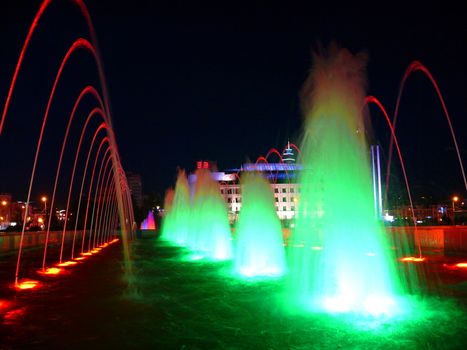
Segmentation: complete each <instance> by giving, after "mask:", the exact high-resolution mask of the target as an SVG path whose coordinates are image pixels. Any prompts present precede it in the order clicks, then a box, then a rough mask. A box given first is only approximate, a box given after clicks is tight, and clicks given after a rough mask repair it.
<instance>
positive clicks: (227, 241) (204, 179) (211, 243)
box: [187, 169, 232, 260]
mask: <svg viewBox="0 0 467 350" xmlns="http://www.w3.org/2000/svg"><path fill="white" fill-rule="evenodd" d="M187 245H188V247H189V248H190V249H191V250H192V251H193V252H194V253H195V254H196V256H197V257H199V258H212V259H217V260H227V259H231V258H232V242H231V233H230V225H229V219H228V213H227V208H226V205H225V202H224V199H223V198H222V196H221V193H220V189H219V184H218V183H217V182H216V181H215V180H214V179H213V178H212V176H211V173H210V172H209V171H208V170H205V169H198V170H197V171H196V184H195V192H194V196H193V206H192V215H191V222H190V231H189V234H188V239H187Z"/></svg>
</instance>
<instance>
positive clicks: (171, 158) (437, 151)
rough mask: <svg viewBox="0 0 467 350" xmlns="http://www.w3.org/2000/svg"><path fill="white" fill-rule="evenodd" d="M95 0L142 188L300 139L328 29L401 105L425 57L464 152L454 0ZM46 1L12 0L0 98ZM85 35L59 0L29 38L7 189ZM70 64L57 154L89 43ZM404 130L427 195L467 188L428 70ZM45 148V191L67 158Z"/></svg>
mask: <svg viewBox="0 0 467 350" xmlns="http://www.w3.org/2000/svg"><path fill="white" fill-rule="evenodd" d="M86 3H87V5H88V8H89V11H90V13H91V16H92V18H93V21H94V25H95V29H96V33H97V36H98V40H99V45H100V49H101V53H102V58H103V61H104V66H105V71H106V75H107V81H108V86H109V92H110V98H111V105H112V117H113V123H114V127H115V132H116V136H117V142H118V145H119V150H120V154H121V157H122V162H123V166H124V168H125V169H126V170H129V171H133V172H136V173H139V174H141V176H142V178H143V192H144V193H150V192H159V193H163V192H164V190H165V189H166V188H167V187H168V186H170V185H173V182H174V180H175V175H176V168H177V166H180V167H182V168H187V169H188V170H192V169H193V167H194V165H195V162H196V160H200V159H207V160H213V161H217V163H218V166H219V168H220V169H226V168H232V167H238V166H239V165H240V164H241V163H243V162H245V161H247V160H248V159H250V160H253V161H254V160H255V159H256V158H257V157H258V156H260V155H264V154H265V153H266V152H267V151H268V150H269V149H270V148H272V147H276V148H279V149H282V148H283V147H284V145H285V144H286V142H287V140H288V139H290V140H291V141H292V142H295V143H297V144H299V143H300V133H301V124H302V118H303V117H302V112H301V109H300V99H299V93H300V89H301V87H302V85H303V82H304V81H305V79H306V77H307V74H308V70H309V69H310V67H311V64H312V60H311V59H312V56H311V52H312V50H313V49H316V48H318V47H319V46H320V45H322V46H327V45H328V44H329V43H330V42H331V41H335V42H337V43H338V44H340V45H342V46H344V47H347V48H348V49H350V50H351V51H352V52H354V53H356V52H359V51H362V50H364V51H366V52H367V53H368V55H369V58H370V60H369V64H368V81H369V84H368V93H369V94H372V95H374V96H376V97H378V98H379V99H380V100H381V101H382V103H383V104H384V105H385V106H386V108H387V109H388V111H389V112H390V113H391V114H392V112H393V110H394V106H395V101H396V97H397V93H398V86H399V83H400V79H401V78H402V75H403V73H404V70H405V69H406V67H407V66H408V64H409V63H410V62H411V61H412V60H415V59H417V60H419V61H421V62H422V63H424V64H425V65H426V66H427V67H428V68H429V69H430V70H431V72H432V74H433V75H434V77H435V78H436V79H437V81H438V83H439V86H440V89H441V91H442V92H443V94H444V97H445V101H446V104H447V106H448V109H449V111H450V114H451V117H452V122H453V126H454V128H455V131H456V134H457V137H458V141H459V146H460V147H461V151H462V157H463V161H464V163H467V140H466V135H467V133H466V130H467V122H466V114H467V88H466V85H465V83H466V81H467V26H466V24H465V19H464V13H465V12H464V11H462V10H461V9H460V8H456V7H455V6H448V5H447V2H442V3H439V4H438V5H428V3H427V2H425V3H424V4H423V6H414V7H413V8H410V7H409V8H407V7H404V8H402V7H401V8H395V7H393V5H392V4H391V5H389V3H387V2H382V3H378V4H377V3H375V5H374V7H371V6H363V5H362V6H358V5H356V4H352V7H342V6H340V5H339V4H337V3H334V2H329V1H323V2H320V4H318V5H317V4H316V2H308V3H310V4H311V3H313V5H312V6H311V5H308V6H301V5H300V6H299V5H293V4H292V2H290V3H289V2H280V3H278V4H275V5H274V4H269V2H266V1H264V2H253V1H251V2H247V3H246V5H241V3H239V2H223V1H221V2H217V3H216V5H212V4H210V5H208V4H207V3H205V5H200V4H198V5H194V4H192V3H191V2H187V3H179V2H175V1H170V2H165V3H163V2H156V1H138V0H135V1H131V2H118V1H109V0H98V1H97V0H96V1H87V2H86ZM39 4H40V1H17V0H9V1H5V2H2V11H1V13H0V40H1V47H0V101H1V102H0V103H1V104H2V105H3V102H4V99H5V97H6V91H7V88H8V83H9V81H10V79H11V75H12V72H13V69H14V64H15V61H16V59H17V57H18V54H19V50H20V47H21V45H22V41H23V40H24V37H25V36H26V32H27V29H28V27H29V23H30V21H31V20H32V18H33V17H34V14H35V11H36V10H37V8H38V6H39ZM385 6H387V7H385ZM459 6H460V5H459ZM80 35H83V36H87V32H86V27H85V25H84V21H83V20H82V18H81V17H80V15H79V13H78V11H77V10H76V8H75V7H74V6H73V5H70V4H69V2H66V1H57V4H55V5H53V6H52V7H51V10H50V11H49V12H47V15H46V17H44V19H43V20H42V22H41V24H40V30H39V32H38V33H37V35H36V36H35V38H34V41H33V43H32V45H31V47H30V49H29V51H28V56H27V59H26V62H25V66H24V71H23V73H22V75H21V76H20V80H19V83H18V84H19V85H18V90H17V92H15V95H14V96H13V98H14V102H13V105H12V108H11V111H10V114H9V116H8V118H9V119H8V122H7V124H6V125H5V130H4V134H3V135H2V136H1V137H0V150H1V152H2V153H4V154H3V155H2V159H3V160H4V161H3V162H2V164H1V165H0V166H1V167H2V172H1V180H2V181H0V182H1V183H0V192H11V193H13V194H15V196H16V197H21V196H24V194H25V188H26V184H27V181H28V176H27V174H28V173H29V172H30V168H31V166H32V159H33V152H31V149H33V147H34V144H35V142H36V140H37V135H38V127H39V122H38V120H39V119H40V118H41V114H42V113H43V110H44V108H45V103H46V98H47V96H48V89H50V86H51V84H52V81H53V76H54V74H55V73H54V72H55V71H56V69H57V67H58V65H59V61H60V57H62V56H63V54H64V52H65V51H66V48H67V47H68V46H69V45H70V43H71V42H72V40H73V39H75V38H76V37H78V36H80ZM70 67H72V68H70V69H69V70H68V71H67V75H66V79H65V80H64V82H63V83H62V85H61V86H60V92H59V93H58V95H57V101H58V102H57V103H56V107H55V108H54V109H53V111H52V114H51V117H50V118H51V119H50V120H51V121H50V125H51V126H50V129H48V133H49V134H48V136H47V141H46V143H45V144H44V149H45V150H47V151H46V153H47V154H49V153H48V152H49V150H50V154H53V152H52V151H51V149H52V148H53V147H54V145H56V144H57V143H58V142H59V141H58V139H55V138H56V137H58V136H57V135H60V133H61V135H63V129H64V125H65V124H63V121H62V122H61V120H64V117H63V115H64V114H66V113H67V112H66V111H69V110H70V109H71V105H72V103H73V99H74V98H73V96H76V94H77V93H78V92H79V90H80V89H81V88H82V87H83V86H84V85H83V84H86V83H89V82H96V74H95V69H94V66H93V63H92V60H91V59H90V58H89V56H88V55H86V54H81V55H77V56H76V58H75V59H74V60H73V63H72V65H70ZM96 84H97V83H96ZM371 112H372V121H373V131H374V133H373V137H372V141H375V142H379V143H381V145H382V147H383V155H384V157H385V158H384V159H387V144H388V139H389V131H388V129H387V127H386V124H385V121H384V119H383V117H382V115H381V114H380V113H379V112H378V111H377V109H376V108H374V107H372V108H371ZM68 113H69V112H68ZM60 130H62V131H60ZM397 134H398V136H399V142H400V145H401V148H402V151H403V153H404V156H405V157H406V162H407V163H408V169H407V172H408V174H409V179H410V182H411V183H412V186H413V191H414V194H415V196H416V197H421V196H433V197H434V199H435V200H439V201H444V202H446V201H449V196H450V195H452V194H453V193H461V194H462V193H465V191H463V182H462V176H461V173H460V170H459V166H458V162H457V157H456V154H455V152H454V148H453V143H452V140H451V138H450V134H449V129H448V126H447V123H446V121H445V117H444V115H443V113H442V109H441V105H440V104H439V102H438V100H437V97H436V95H435V92H434V89H433V88H432V87H431V85H430V83H429V81H428V79H427V78H426V77H425V76H423V75H422V74H421V73H416V74H414V75H413V76H412V77H411V78H409V80H408V84H407V87H406V90H405V93H404V95H403V99H402V104H401V111H400V115H399V122H398V131H397ZM44 157H45V158H44V160H43V162H42V163H41V165H40V166H39V169H38V171H39V176H38V179H37V185H36V186H37V187H35V192H37V193H39V192H41V191H47V189H48V188H51V186H52V183H53V182H52V181H53V179H52V178H51V174H53V171H51V170H50V169H51V168H53V166H52V165H53V164H56V158H55V160H54V159H49V158H47V155H46V156H44ZM69 162H70V160H68V163H69ZM47 164H50V166H49V165H47ZM70 164H71V163H70ZM394 171H395V174H398V170H397V168H395V170H394ZM399 174H400V171H399ZM397 182H400V183H402V182H401V179H399V180H397V179H395V180H394V188H396V187H397V186H398V185H397Z"/></svg>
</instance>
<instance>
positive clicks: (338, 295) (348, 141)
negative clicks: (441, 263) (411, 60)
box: [290, 47, 402, 316]
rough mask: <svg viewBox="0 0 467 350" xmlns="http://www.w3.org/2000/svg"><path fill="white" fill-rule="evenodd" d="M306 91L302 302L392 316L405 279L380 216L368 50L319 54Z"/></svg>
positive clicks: (296, 259) (298, 273)
mask: <svg viewBox="0 0 467 350" xmlns="http://www.w3.org/2000/svg"><path fill="white" fill-rule="evenodd" d="M314 59H315V63H314V67H313V70H312V72H311V74H310V77H309V79H308V81H307V82H306V84H305V87H304V90H303V97H304V109H305V113H306V121H305V131H304V140H303V144H302V147H301V150H302V163H303V166H304V170H303V172H302V174H301V176H300V185H301V198H300V202H299V207H298V208H299V212H298V217H297V221H296V229H295V231H294V234H293V237H292V241H291V243H292V244H291V247H290V289H291V294H292V295H293V299H294V302H296V301H298V302H299V304H301V305H305V307H306V308H311V309H312V310H317V311H326V312H352V313H357V314H363V315H373V316H376V315H391V314H392V313H396V312H397V311H398V309H399V308H400V305H398V302H397V300H398V298H397V296H398V295H400V294H401V293H402V290H401V286H402V283H401V282H400V280H399V277H398V276H397V274H396V271H395V263H396V259H395V258H394V257H393V255H392V253H391V250H390V247H389V244H388V242H387V241H386V236H385V232H384V228H383V226H382V225H381V224H380V223H379V222H378V221H377V220H376V219H375V214H374V210H373V192H372V183H371V170H370V165H369V164H370V162H369V159H368V154H367V150H368V146H367V143H366V140H365V125H364V120H363V110H362V106H363V101H364V98H365V89H364V88H365V84H366V81H365V64H366V59H365V57H362V56H358V55H357V56H353V55H352V54H350V53H349V52H348V51H347V50H344V49H338V48H337V47H331V48H330V49H329V50H328V51H327V52H326V53H324V54H320V55H316V56H315V57H314Z"/></svg>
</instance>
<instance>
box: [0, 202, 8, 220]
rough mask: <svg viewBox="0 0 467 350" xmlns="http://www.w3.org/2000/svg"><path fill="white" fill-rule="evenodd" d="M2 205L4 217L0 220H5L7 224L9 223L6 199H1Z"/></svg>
mask: <svg viewBox="0 0 467 350" xmlns="http://www.w3.org/2000/svg"><path fill="white" fill-rule="evenodd" d="M2 206H3V209H4V211H5V217H3V216H2V218H1V220H0V221H5V222H6V223H7V224H9V221H10V220H9V219H10V218H9V215H8V214H9V208H7V206H8V202H7V201H6V200H3V201H2Z"/></svg>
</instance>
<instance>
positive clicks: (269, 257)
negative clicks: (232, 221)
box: [235, 173, 286, 277]
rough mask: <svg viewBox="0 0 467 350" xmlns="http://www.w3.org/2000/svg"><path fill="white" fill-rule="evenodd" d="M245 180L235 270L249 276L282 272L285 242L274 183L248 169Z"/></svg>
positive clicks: (237, 228)
mask: <svg viewBox="0 0 467 350" xmlns="http://www.w3.org/2000/svg"><path fill="white" fill-rule="evenodd" d="M241 184H242V209H241V211H240V214H239V219H238V221H237V224H236V230H235V231H236V235H237V238H236V249H235V270H236V272H237V273H239V274H241V275H244V276H248V277H253V276H280V275H282V274H284V272H285V270H286V269H285V253H284V244H283V243H284V242H283V238H282V228H281V224H280V221H279V218H278V216H277V213H276V207H275V206H274V195H273V193H272V191H271V185H270V184H269V182H268V181H266V180H265V179H264V178H263V177H262V176H261V175H259V174H256V173H244V174H243V175H242V179H241Z"/></svg>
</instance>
